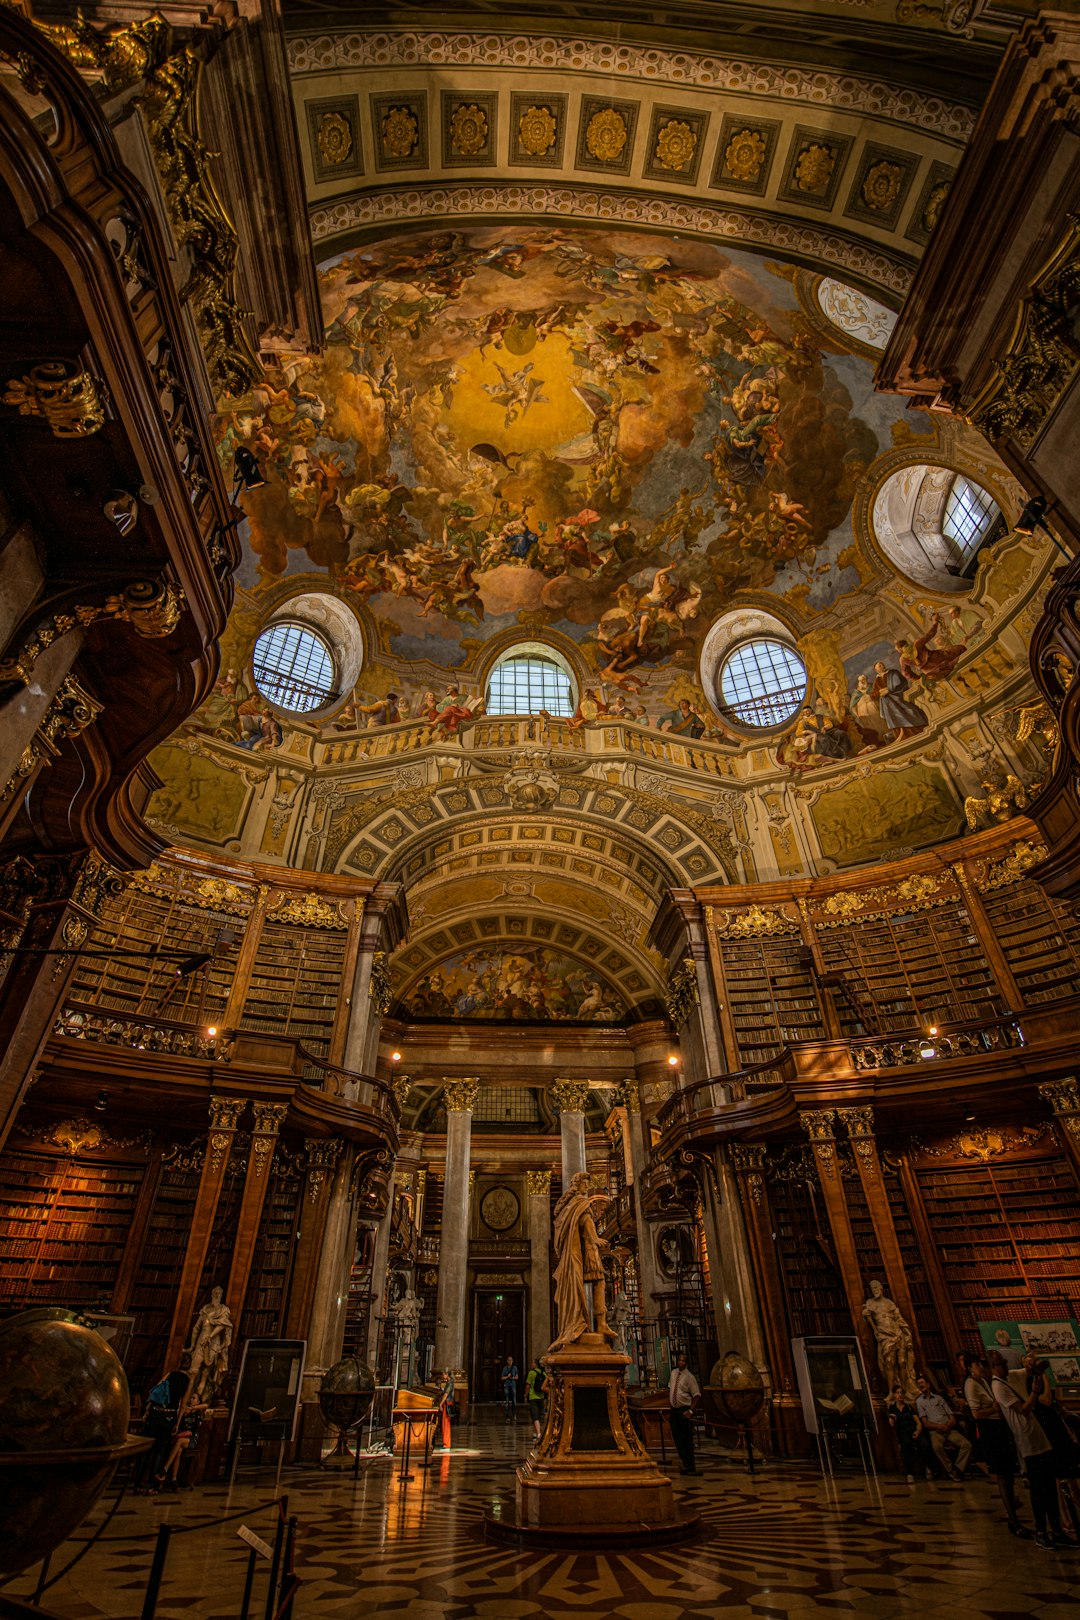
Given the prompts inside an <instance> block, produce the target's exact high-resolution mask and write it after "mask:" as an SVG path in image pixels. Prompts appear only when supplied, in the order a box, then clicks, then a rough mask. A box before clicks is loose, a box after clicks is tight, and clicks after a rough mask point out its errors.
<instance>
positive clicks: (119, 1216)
mask: <svg viewBox="0 0 1080 1620" xmlns="http://www.w3.org/2000/svg"><path fill="white" fill-rule="evenodd" d="M144 1169H145V1166H144V1165H143V1164H140V1163H121V1162H118V1161H115V1160H109V1161H106V1160H93V1159H83V1158H80V1159H71V1158H68V1157H67V1156H64V1155H60V1154H49V1153H33V1152H13V1153H5V1154H4V1156H3V1159H2V1160H0V1231H2V1232H3V1235H4V1242H3V1244H2V1246H0V1297H2V1298H3V1299H4V1300H5V1302H7V1304H8V1305H9V1308H10V1309H13V1310H24V1309H28V1308H30V1307H32V1306H39V1305H58V1306H63V1307H65V1308H68V1309H71V1310H89V1309H92V1308H94V1307H101V1306H102V1305H104V1307H105V1308H106V1309H107V1308H108V1301H109V1296H110V1295H111V1293H112V1288H113V1284H114V1282H115V1280H116V1273H117V1270H118V1269H119V1265H120V1260H121V1258H122V1256H123V1252H124V1242H125V1239H126V1237H127V1234H128V1231H129V1229H130V1226H131V1219H132V1215H133V1213H134V1210H135V1202H136V1199H137V1198H138V1194H139V1186H140V1184H141V1181H142V1176H143V1173H144Z"/></svg>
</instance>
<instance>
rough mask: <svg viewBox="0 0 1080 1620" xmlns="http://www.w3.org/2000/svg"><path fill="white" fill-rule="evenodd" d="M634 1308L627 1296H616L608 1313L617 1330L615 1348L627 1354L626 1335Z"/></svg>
mask: <svg viewBox="0 0 1080 1620" xmlns="http://www.w3.org/2000/svg"><path fill="white" fill-rule="evenodd" d="M633 1315H634V1307H633V1306H632V1305H631V1303H630V1301H629V1299H628V1298H627V1296H626V1295H625V1294H616V1295H615V1298H614V1299H613V1300H612V1302H611V1309H610V1311H609V1312H608V1321H609V1322H610V1323H611V1326H612V1327H613V1328H614V1330H615V1348H616V1350H621V1351H622V1352H623V1354H624V1355H625V1354H626V1334H627V1330H628V1329H629V1327H630V1323H631V1321H632V1319H633Z"/></svg>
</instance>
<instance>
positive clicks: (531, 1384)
mask: <svg viewBox="0 0 1080 1620" xmlns="http://www.w3.org/2000/svg"><path fill="white" fill-rule="evenodd" d="M499 1381H500V1383H501V1385H502V1401H503V1418H504V1421H505V1422H506V1423H516V1422H517V1398H518V1394H517V1392H518V1369H517V1362H516V1361H515V1360H514V1358H513V1356H512V1355H509V1354H508V1355H507V1357H506V1360H505V1361H504V1362H503V1364H502V1369H501V1371H500V1373H499ZM525 1399H526V1401H527V1402H528V1405H529V1418H530V1421H531V1422H532V1426H533V1435H534V1437H535V1438H536V1439H537V1440H539V1438H540V1436H541V1434H542V1433H543V1430H544V1408H545V1405H546V1403H547V1373H546V1371H545V1370H544V1364H543V1362H542V1361H541V1359H540V1357H539V1356H534V1357H533V1363H532V1366H531V1367H530V1368H529V1370H528V1372H527V1373H526V1374H525Z"/></svg>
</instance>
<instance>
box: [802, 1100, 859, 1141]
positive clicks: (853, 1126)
mask: <svg viewBox="0 0 1080 1620" xmlns="http://www.w3.org/2000/svg"><path fill="white" fill-rule="evenodd" d="M836 1113H837V1117H838V1118H839V1119H840V1120H841V1122H842V1123H843V1125H844V1126H845V1128H846V1130H847V1133H848V1135H849V1136H873V1134H874V1110H873V1107H872V1106H871V1104H870V1103H866V1104H864V1105H862V1106H861V1107H859V1108H838V1109H837V1110H836ZM804 1118H805V1116H804Z"/></svg>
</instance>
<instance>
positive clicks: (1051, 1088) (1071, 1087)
mask: <svg viewBox="0 0 1080 1620" xmlns="http://www.w3.org/2000/svg"><path fill="white" fill-rule="evenodd" d="M1039 1096H1040V1097H1045V1098H1046V1101H1047V1102H1048V1103H1049V1104H1050V1106H1051V1108H1052V1109H1053V1110H1054V1113H1055V1114H1080V1083H1078V1082H1077V1081H1076V1080H1075V1079H1074V1078H1072V1077H1070V1078H1069V1079H1067V1080H1047V1081H1046V1082H1045V1084H1043V1085H1041V1086H1040V1087H1039Z"/></svg>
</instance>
